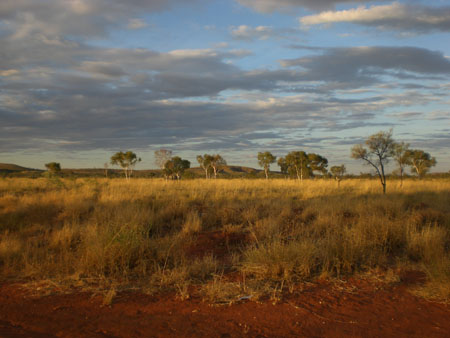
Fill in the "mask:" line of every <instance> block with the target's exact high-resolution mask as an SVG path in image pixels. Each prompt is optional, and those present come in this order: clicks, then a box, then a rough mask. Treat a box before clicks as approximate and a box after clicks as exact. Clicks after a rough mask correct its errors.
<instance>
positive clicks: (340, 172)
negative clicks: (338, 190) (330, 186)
mask: <svg viewBox="0 0 450 338" xmlns="http://www.w3.org/2000/svg"><path fill="white" fill-rule="evenodd" d="M346 171H347V169H346V168H345V165H343V164H342V165H335V166H333V167H331V168H330V172H331V175H333V177H334V179H335V180H336V181H337V182H338V187H339V186H340V185H341V181H342V178H343V177H344V174H345V172H346Z"/></svg>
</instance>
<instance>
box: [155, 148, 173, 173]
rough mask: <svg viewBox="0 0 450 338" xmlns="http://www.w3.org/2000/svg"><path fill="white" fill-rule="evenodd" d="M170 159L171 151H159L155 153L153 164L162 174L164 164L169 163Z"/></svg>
mask: <svg viewBox="0 0 450 338" xmlns="http://www.w3.org/2000/svg"><path fill="white" fill-rule="evenodd" d="M171 158H172V150H168V149H159V150H156V151H155V164H156V165H157V166H158V168H159V169H161V170H162V172H163V173H164V166H165V165H166V162H167V161H169V160H170V159H171ZM165 178H166V179H167V176H165Z"/></svg>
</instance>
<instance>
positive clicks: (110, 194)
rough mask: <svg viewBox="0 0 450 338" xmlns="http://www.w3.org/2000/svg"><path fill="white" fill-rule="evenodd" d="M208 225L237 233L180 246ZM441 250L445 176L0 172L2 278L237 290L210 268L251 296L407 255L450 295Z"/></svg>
mask: <svg viewBox="0 0 450 338" xmlns="http://www.w3.org/2000/svg"><path fill="white" fill-rule="evenodd" d="M388 184H389V182H388ZM213 231H222V232H223V233H224V234H227V235H230V236H231V235H233V234H234V235H236V234H242V238H245V241H242V242H239V243H238V244H236V243H230V242H229V241H228V239H227V240H226V241H224V243H214V245H213V247H212V248H205V250H206V249H211V250H210V253H209V254H206V255H200V256H199V255H191V254H189V252H190V251H189V250H190V248H192V247H193V246H195V245H196V243H197V238H198V236H199V234H204V233H209V232H213ZM226 238H228V237H226ZM230 238H231V237H230ZM216 247H217V248H216ZM219 247H221V248H222V249H221V250H222V251H219V249H218V248H219ZM200 249H201V248H200ZM216 249H217V251H216ZM449 251H450V181H449V180H444V179H440V180H427V181H416V180H410V181H409V180H406V181H405V182H404V184H403V187H402V188H400V187H399V185H398V184H397V183H395V182H394V183H392V184H391V185H388V194H387V195H386V196H384V195H382V194H381V189H380V186H379V183H378V182H377V181H375V180H374V181H369V180H347V181H342V182H341V186H340V188H338V187H337V185H336V184H335V182H334V181H332V180H307V181H304V182H303V183H301V182H298V181H293V180H284V179H280V180H270V181H266V180H220V179H219V180H208V181H206V180H192V181H182V182H166V181H163V180H158V179H154V180H147V179H135V180H132V181H131V182H129V183H128V182H126V181H125V180H122V179H111V180H107V179H75V180H69V179H64V180H61V179H58V178H51V179H45V178H42V179H35V180H32V179H2V180H0V276H3V278H32V279H36V280H43V279H53V280H66V281H67V280H70V279H73V278H74V277H73V276H76V278H75V279H76V280H77V281H79V280H83V279H86V280H88V279H89V280H96V279H98V280H108V281H111V282H113V283H115V284H114V285H125V284H132V285H139V286H140V287H143V288H145V289H146V290H148V292H161V291H166V290H172V291H175V292H177V293H178V294H179V296H180V298H182V299H186V298H188V297H189V292H190V290H191V286H200V288H201V289H202V290H203V291H202V292H203V294H204V295H205V298H206V299H212V298H221V297H220V293H223V297H222V298H224V299H235V297H238V296H239V294H242V293H245V292H246V290H245V289H244V286H243V285H237V284H233V283H232V284H227V283H225V282H224V281H223V280H222V279H220V278H219V277H217V276H222V275H223V274H224V273H225V274H226V273H230V272H233V271H234V272H235V273H241V274H245V275H246V278H247V280H246V283H247V284H246V286H245V287H247V288H251V289H252V292H253V293H258V290H260V291H261V290H265V291H264V292H268V293H270V292H272V293H273V295H276V294H277V292H278V291H277V290H280V289H283V287H287V286H289V285H292V284H293V283H297V282H299V281H304V280H311V279H313V278H315V277H316V276H319V275H322V276H324V275H326V276H338V277H339V276H341V275H345V274H353V273H359V272H363V271H369V270H370V269H377V268H382V269H395V268H396V266H402V267H404V266H408V264H410V265H414V266H420V267H421V269H422V270H424V271H425V272H426V273H427V275H428V277H429V284H428V285H429V289H428V290H429V293H432V294H433V295H434V296H433V297H441V298H442V297H443V298H450V292H449V290H450V268H449V267H450V264H449V262H450V252H449ZM389 271H391V270H389ZM251 285H253V286H251ZM111 290H112V289H111ZM114 290H115V289H114ZM221 290H222V291H221ZM233 290H234V291H233ZM233 292H234V293H235V295H234V296H232V295H231V293H233ZM422 292H423V294H426V293H427V289H426V288H424V289H422ZM113 293H114V292H113V291H111V292H110V294H107V295H106V296H105V303H108V302H109V299H110V298H111V301H112V299H113V297H114V295H113ZM273 297H275V296H273ZM275 298H276V297H275Z"/></svg>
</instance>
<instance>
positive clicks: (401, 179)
mask: <svg viewBox="0 0 450 338" xmlns="http://www.w3.org/2000/svg"><path fill="white" fill-rule="evenodd" d="M401 187H403V168H400V188H401Z"/></svg>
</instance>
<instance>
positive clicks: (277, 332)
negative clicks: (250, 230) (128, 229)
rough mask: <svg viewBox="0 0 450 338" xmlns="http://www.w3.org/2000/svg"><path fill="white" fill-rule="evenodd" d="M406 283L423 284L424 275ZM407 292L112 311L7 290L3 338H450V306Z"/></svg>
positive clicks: (346, 286)
mask: <svg viewBox="0 0 450 338" xmlns="http://www.w3.org/2000/svg"><path fill="white" fill-rule="evenodd" d="M402 279H403V280H404V281H405V282H406V284H416V283H417V282H420V281H421V276H420V275H418V274H414V273H412V272H408V273H405V274H404V276H403V277H402V278H401V280H402ZM405 286H406V285H405V284H404V283H403V282H400V283H398V284H395V285H390V286H387V285H386V284H382V283H374V282H373V281H368V280H363V279H350V280H347V281H342V282H330V281H319V282H316V283H309V284H305V285H304V286H302V287H299V289H298V290H295V291H294V292H293V293H286V294H284V296H283V298H282V300H281V301H279V302H275V303H274V302H271V301H267V302H254V301H242V302H239V303H236V304H233V305H231V306H213V305H210V304H207V303H206V302H203V301H202V300H201V299H200V298H196V297H192V298H191V299H189V300H186V301H180V300H179V299H177V298H176V296H175V295H173V296H172V295H164V296H148V295H144V294H141V293H138V292H119V293H118V294H117V296H116V297H115V298H114V300H113V302H112V305H111V306H104V305H103V304H104V303H103V298H102V296H101V295H93V294H90V293H85V292H74V293H70V294H61V293H59V294H58V293H53V294H50V295H47V296H42V295H36V293H34V292H32V290H30V289H26V288H24V287H23V286H22V285H21V284H12V283H3V284H2V285H1V286H0V337H52V336H59V337H243V336H246V337H449V336H450V321H449V318H450V306H449V305H446V304H439V303H434V302H429V301H426V300H424V299H421V298H417V297H415V296H414V295H412V294H410V293H409V292H408V291H407V290H406V287H405Z"/></svg>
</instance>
